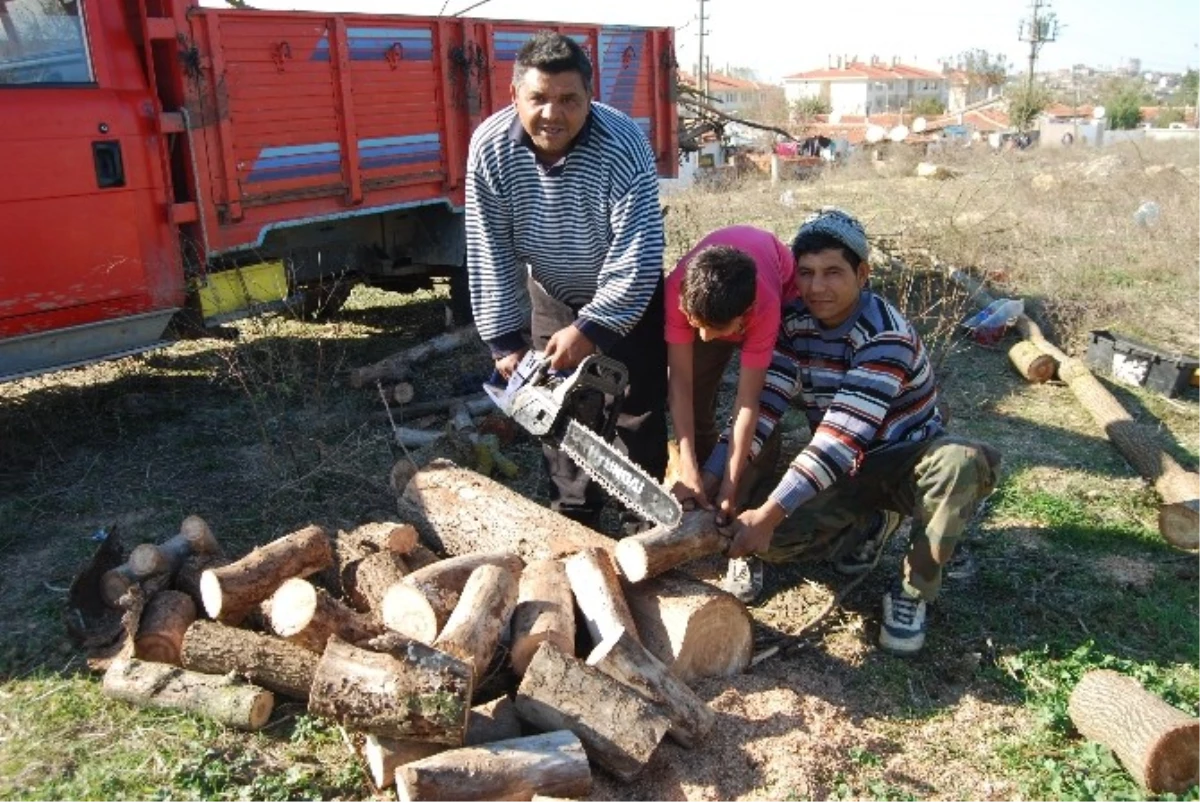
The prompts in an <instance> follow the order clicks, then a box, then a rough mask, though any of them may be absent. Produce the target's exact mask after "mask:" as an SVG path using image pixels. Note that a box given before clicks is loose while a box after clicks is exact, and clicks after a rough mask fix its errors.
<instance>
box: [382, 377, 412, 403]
mask: <svg viewBox="0 0 1200 802" xmlns="http://www.w3.org/2000/svg"><path fill="white" fill-rule="evenodd" d="M416 396H417V391H416V390H415V389H413V386H412V384H410V383H409V382H400V383H398V384H395V385H393V386H392V389H391V391H390V392H389V393H388V402H389V403H392V404H407V403H408V402H410V401H412V400H413V399H414V398H416Z"/></svg>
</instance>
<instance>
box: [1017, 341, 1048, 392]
mask: <svg viewBox="0 0 1200 802" xmlns="http://www.w3.org/2000/svg"><path fill="white" fill-rule="evenodd" d="M1008 361H1009V362H1011V363H1012V366H1013V367H1014V368H1016V369H1017V373H1020V374H1021V376H1022V377H1024V378H1025V380H1026V381H1030V382H1033V383H1034V384H1044V383H1045V382H1048V381H1050V380H1051V379H1053V378H1054V372H1055V371H1056V370H1058V360H1056V359H1055V358H1054V357H1052V356H1050V355H1049V354H1047V353H1046V352H1045V351H1043V350H1042V349H1040V348H1038V347H1037V346H1036V345H1034V344H1033V343H1032V342H1030V341H1029V340H1019V341H1018V342H1017V344H1016V345H1014V346H1013V347H1012V348H1009V349H1008Z"/></svg>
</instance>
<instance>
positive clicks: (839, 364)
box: [705, 290, 942, 515]
mask: <svg viewBox="0 0 1200 802" xmlns="http://www.w3.org/2000/svg"><path fill="white" fill-rule="evenodd" d="M797 394H799V395H800V396H801V397H802V399H803V402H804V411H805V415H806V416H807V418H808V424H809V428H810V429H811V430H812V433H813V436H812V440H810V441H809V443H808V445H806V446H805V447H804V449H803V450H802V451H801V452H800V453H799V454H798V455H797V456H796V458H795V459H794V460H792V463H791V465H789V466H788V470H787V472H786V473H785V474H784V475H783V478H782V479H781V480H780V482H779V484H778V485H777V486H776V487H775V489H774V490H773V491H772V492H771V499H772V500H773V501H775V502H776V503H777V504H779V506H781V507H783V509H784V510H786V511H787V513H788V514H789V515H790V514H791V513H793V512H795V510H796V509H797V508H798V507H799V506H800V505H802V504H804V503H805V502H807V501H809V500H810V499H812V497H813V496H815V495H817V493H820V492H821V491H822V490H825V489H826V488H828V487H830V486H832V485H833V484H834V482H836V481H838V480H839V479H841V478H842V477H845V476H853V475H854V474H855V473H856V472H857V471H858V468H859V466H860V465H861V464H862V461H863V459H864V458H865V457H867V456H868V455H869V453H870V452H871V451H873V450H877V449H880V448H883V447H885V446H888V445H892V444H894V443H900V442H912V441H921V440H928V439H930V438H932V437H935V436H937V435H938V434H940V433H941V432H942V421H941V417H940V415H939V414H938V411H937V386H936V384H935V381H934V376H933V369H932V368H931V367H930V365H929V358H928V355H927V354H926V352H925V346H924V345H923V344H922V343H921V338H920V337H919V336H918V334H917V331H916V329H914V328H913V326H912V324H910V323H909V322H908V321H907V320H905V318H904V316H903V315H901V314H900V313H899V312H898V311H896V309H895V307H893V306H892V305H891V304H889V303H888V302H887V301H886V300H884V299H883V298H880V297H879V296H878V295H876V294H875V293H873V292H871V291H870V290H863V292H862V294H861V295H860V297H859V302H858V308H857V309H856V310H855V311H854V313H853V314H852V315H851V316H850V317H849V319H847V320H846V321H845V322H843V323H842V324H840V325H839V326H837V327H835V328H832V329H825V328H822V326H821V324H820V323H819V322H818V321H817V319H816V318H814V317H813V316H812V315H811V314H810V313H809V312H808V310H807V309H806V308H805V306H804V304H803V302H801V301H796V302H794V303H792V304H789V305H787V306H786V307H784V313H783V321H782V323H781V324H780V329H779V338H778V340H777V341H776V344H775V354H774V357H773V358H772V360H771V367H770V368H769V369H768V370H767V383H766V386H765V387H764V388H763V391H762V394H761V395H760V396H759V418H758V423H757V428H756V430H755V433H754V443H753V444H752V445H751V449H750V450H751V454H752V455H753V456H757V455H758V453H759V451H761V449H762V444H763V443H764V442H766V440H767V438H768V437H769V436H770V434H771V432H772V431H774V429H775V426H776V425H777V424H778V423H779V421H780V419H781V418H782V417H783V414H784V413H785V412H786V411H787V408H788V404H789V402H790V401H791V400H792V398H794V397H795V396H796V395H797ZM728 436H729V433H728V431H726V432H725V434H723V435H722V437H721V444H720V445H719V446H718V447H717V448H716V449H714V454H713V456H712V457H710V458H709V460H708V462H707V464H706V465H705V470H708V471H710V472H712V473H715V474H717V475H718V476H719V475H720V474H721V473H722V472H723V470H724V462H725V454H726V453H727V450H728Z"/></svg>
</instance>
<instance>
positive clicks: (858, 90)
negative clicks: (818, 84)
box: [829, 81, 868, 114]
mask: <svg viewBox="0 0 1200 802" xmlns="http://www.w3.org/2000/svg"><path fill="white" fill-rule="evenodd" d="M867 101H868V97H867V82H866V81H837V82H831V83H830V84H829V105H830V107H831V108H832V110H833V113H834V114H863V113H865V112H866V109H867Z"/></svg>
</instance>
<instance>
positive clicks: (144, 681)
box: [103, 659, 275, 730]
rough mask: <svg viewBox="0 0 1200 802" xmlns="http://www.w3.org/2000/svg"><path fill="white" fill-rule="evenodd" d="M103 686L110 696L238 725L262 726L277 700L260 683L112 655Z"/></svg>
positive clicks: (245, 728) (254, 728)
mask: <svg viewBox="0 0 1200 802" xmlns="http://www.w3.org/2000/svg"><path fill="white" fill-rule="evenodd" d="M103 687H104V693H105V695H107V696H109V697H111V698H113V699H120V700H121V701H123V702H130V703H131V704H135V705H139V706H141V707H165V708H170V709H173V710H186V711H189V712H192V713H200V714H201V715H205V716H208V717H209V718H211V719H213V720H215V721H218V722H220V723H221V724H224V725H226V726H228V727H235V728H237V729H241V730H258V729H261V728H262V727H263V725H264V724H266V723H267V719H268V718H270V716H271V710H272V708H274V706H275V697H274V696H272V694H271V692H270V691H265V690H263V689H262V688H256V687H254V686H253V685H245V684H241V683H235V682H232V681H231V680H230V679H229V678H227V677H217V676H213V675H211V674H200V673H197V672H195V671H188V670H186V669H183V668H178V667H176V666H169V665H164V664H162V663H150V662H146V661H144V660H137V659H126V660H117V661H114V662H113V664H112V665H111V666H110V667H109V669H108V671H107V672H105V674H104V684H103Z"/></svg>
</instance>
